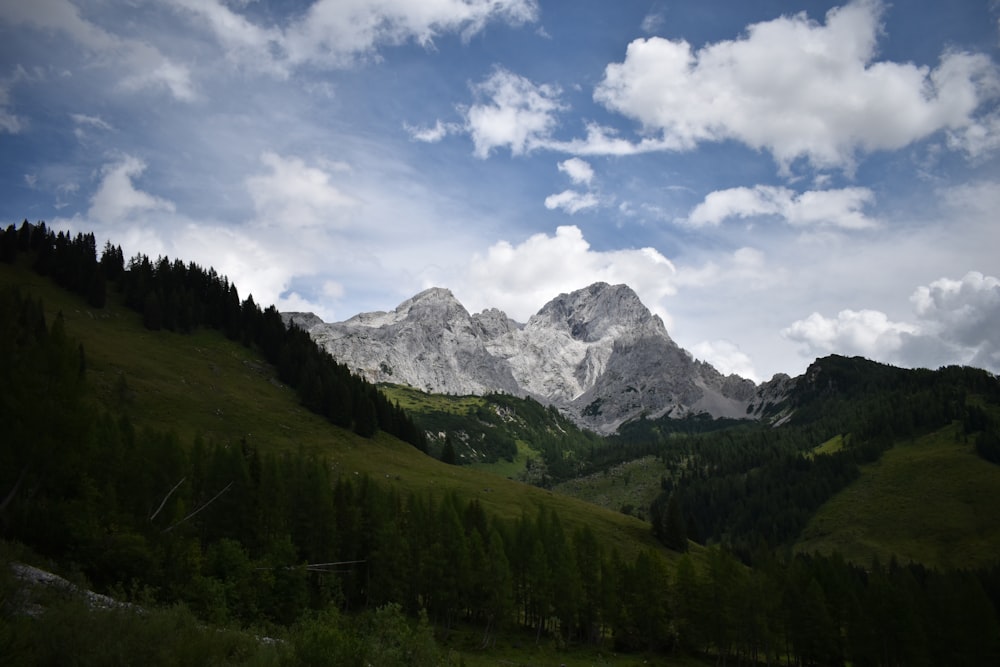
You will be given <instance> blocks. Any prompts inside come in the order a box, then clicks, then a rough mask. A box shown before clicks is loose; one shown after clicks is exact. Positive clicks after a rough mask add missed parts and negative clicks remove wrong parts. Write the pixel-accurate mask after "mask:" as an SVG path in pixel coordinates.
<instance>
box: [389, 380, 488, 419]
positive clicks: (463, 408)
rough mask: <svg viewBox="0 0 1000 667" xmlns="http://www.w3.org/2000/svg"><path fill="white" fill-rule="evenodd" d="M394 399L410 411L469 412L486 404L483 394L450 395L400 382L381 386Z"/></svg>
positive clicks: (461, 413) (462, 413)
mask: <svg viewBox="0 0 1000 667" xmlns="http://www.w3.org/2000/svg"><path fill="white" fill-rule="evenodd" d="M379 388H380V389H381V390H382V392H383V393H384V394H385V395H386V396H387V397H388V398H389V399H390V400H392V401H394V402H397V403H399V405H400V407H401V408H403V409H404V410H406V411H408V412H446V413H449V414H454V415H465V414H469V413H470V412H472V411H473V410H475V409H476V408H480V407H483V406H485V405H486V401H485V400H484V399H483V397H482V396H448V395H444V394H428V393H426V392H423V391H420V390H419V389H413V388H412V387H407V386H404V385H399V384H384V385H381V386H380V387H379Z"/></svg>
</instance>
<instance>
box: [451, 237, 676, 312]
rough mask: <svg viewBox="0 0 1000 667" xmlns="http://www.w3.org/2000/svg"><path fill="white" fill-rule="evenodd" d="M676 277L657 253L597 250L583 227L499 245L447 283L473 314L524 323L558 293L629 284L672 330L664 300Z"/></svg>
mask: <svg viewBox="0 0 1000 667" xmlns="http://www.w3.org/2000/svg"><path fill="white" fill-rule="evenodd" d="M675 273H676V270H675V269H674V265H673V263H672V262H671V261H670V260H669V259H667V258H666V257H664V256H663V255H662V254H660V252H659V251H657V250H655V249H654V248H630V249H624V250H614V251H605V252H602V251H595V250H593V249H591V247H590V244H589V243H588V242H587V241H586V240H585V239H584V237H583V233H582V232H581V231H580V229H579V228H578V227H575V226H562V227H558V228H557V229H556V233H555V234H554V235H553V236H549V235H547V234H534V235H532V236H531V237H529V238H527V239H526V240H524V241H523V242H522V243H520V244H518V245H513V244H511V243H510V242H508V241H500V242H498V243H495V244H494V245H492V246H491V247H490V248H489V249H488V250H487V251H486V253H485V255H482V254H476V255H475V256H473V258H472V260H471V261H470V262H469V264H468V265H467V266H466V267H465V268H464V269H463V270H462V272H461V273H460V275H458V276H455V279H453V280H449V281H447V282H446V283H444V284H449V285H455V286H458V287H457V288H453V290H454V291H455V293H456V296H458V298H459V299H460V300H461V301H462V303H464V304H465V305H466V306H467V307H468V308H470V310H481V309H483V308H489V307H497V308H500V309H501V310H503V311H505V312H506V313H507V314H508V315H510V316H511V317H513V318H514V319H516V320H519V321H522V322H524V321H526V320H527V318H528V317H530V316H531V315H533V314H534V313H535V312H536V311H538V309H539V308H541V307H542V306H543V305H544V304H545V303H547V302H548V301H549V300H550V299H552V298H553V297H554V296H556V295H557V294H560V293H563V292H571V291H573V290H577V289H580V288H581V287H585V286H587V285H590V284H592V283H594V282H598V281H603V282H607V283H611V284H618V283H625V284H626V285H628V286H630V287H631V288H632V289H634V290H635V291H636V293H637V294H638V295H639V297H640V298H641V299H642V301H643V303H645V304H646V306H647V307H649V308H650V310H652V311H653V312H654V313H656V314H658V315H660V317H662V318H663V319H664V320H665V322H667V324H668V326H669V322H670V320H669V317H668V315H667V312H666V309H665V308H664V307H663V300H664V299H665V298H666V297H667V296H669V295H672V294H673V293H674V291H675V290H674V286H673V281H674V275H675Z"/></svg>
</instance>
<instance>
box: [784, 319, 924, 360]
mask: <svg viewBox="0 0 1000 667" xmlns="http://www.w3.org/2000/svg"><path fill="white" fill-rule="evenodd" d="M917 331H918V329H917V327H916V326H914V325H912V324H907V323H905V322H893V321H891V320H890V319H889V318H888V316H887V315H886V314H885V313H883V312H880V311H877V310H842V311H840V312H839V313H837V316H836V317H824V316H823V315H820V314H819V313H813V314H812V315H810V316H809V317H807V318H806V319H804V320H799V321H797V322H794V323H793V324H792V325H791V326H790V327H788V328H787V329H784V330H783V331H782V332H781V334H782V335H783V336H785V337H786V338H788V339H789V340H792V341H794V342H797V343H802V344H804V345H805V346H806V347H807V348H808V349H809V351H810V352H811V353H812V354H816V355H825V354H830V353H832V352H836V353H838V354H844V355H849V356H854V355H861V356H865V357H869V358H872V359H886V358H887V357H891V356H893V355H894V354H895V353H896V352H897V351H898V350H899V349H900V348H901V347H902V345H903V334H911V335H912V334H915V333H917Z"/></svg>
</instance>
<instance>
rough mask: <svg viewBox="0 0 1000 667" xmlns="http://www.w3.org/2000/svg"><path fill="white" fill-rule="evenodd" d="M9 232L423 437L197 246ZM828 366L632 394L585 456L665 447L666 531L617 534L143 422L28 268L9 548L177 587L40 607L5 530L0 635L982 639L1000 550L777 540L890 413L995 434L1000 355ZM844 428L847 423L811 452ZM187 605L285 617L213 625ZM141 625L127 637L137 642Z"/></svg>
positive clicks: (678, 641)
mask: <svg viewBox="0 0 1000 667" xmlns="http://www.w3.org/2000/svg"><path fill="white" fill-rule="evenodd" d="M0 258H2V260H3V261H4V262H6V263H7V264H16V263H19V262H20V263H23V264H27V265H30V266H32V267H33V269H34V270H35V271H38V272H39V273H41V274H42V275H45V276H48V277H50V278H52V279H53V280H54V281H55V282H57V283H58V284H60V285H62V286H63V287H65V288H67V289H71V290H73V291H75V292H77V293H78V294H79V295H80V297H81V298H83V299H85V300H86V302H87V303H88V304H89V306H90V307H91V308H94V309H99V308H103V307H104V306H105V305H106V303H107V300H108V298H109V291H110V290H112V289H113V290H115V296H114V298H116V299H120V300H121V302H122V303H124V304H126V305H127V306H128V307H130V308H132V309H133V310H135V311H136V312H137V313H138V314H140V315H141V318H142V321H143V323H144V325H145V327H147V328H148V329H150V330H157V329H161V330H164V331H167V332H174V334H176V335H184V333H185V332H190V331H192V330H194V329H197V328H199V327H200V328H211V329H218V330H219V331H220V332H221V334H223V335H224V336H226V337H227V338H229V339H231V340H232V341H234V342H238V343H241V344H243V345H246V346H250V347H253V348H254V349H256V350H258V351H259V352H260V353H261V354H262V355H263V356H264V357H265V358H267V359H268V360H269V361H270V362H271V363H272V364H274V366H275V367H276V369H277V371H278V373H279V377H281V379H282V381H283V382H286V383H288V385H289V386H292V387H294V388H295V390H296V393H297V395H298V397H299V400H300V401H301V403H302V405H304V406H305V407H307V408H309V409H310V410H313V411H314V412H316V413H317V414H320V415H322V416H324V417H325V418H326V419H328V420H329V421H330V422H331V426H332V427H336V428H345V429H350V430H353V431H354V432H356V433H357V434H359V435H361V436H364V437H370V436H372V435H373V434H374V433H375V432H376V431H378V430H382V431H384V432H386V433H391V434H393V435H395V436H397V437H399V438H401V439H403V440H405V441H406V442H409V443H411V444H413V445H415V446H416V447H418V448H422V449H426V441H425V440H424V436H423V433H422V431H421V430H419V429H418V428H417V427H416V426H415V425H414V422H413V421H411V420H410V418H409V416H408V415H407V414H406V413H405V412H404V411H403V410H402V409H400V408H399V406H398V405H397V404H393V403H391V402H390V401H389V400H388V399H386V398H385V396H384V395H383V394H381V393H380V392H379V390H378V389H377V388H375V387H373V386H372V385H370V384H368V383H365V382H364V381H363V380H360V379H359V378H356V377H354V376H352V375H351V374H350V373H349V372H348V371H347V369H346V368H344V367H343V366H342V365H339V364H337V362H336V361H335V360H333V359H331V358H329V356H328V355H324V353H322V352H321V351H319V350H318V349H317V348H316V346H315V345H314V344H312V342H311V340H310V339H309V338H308V335H306V334H305V333H304V332H302V331H301V330H299V329H296V328H290V329H289V328H286V327H285V326H284V324H283V323H282V322H281V319H280V316H279V315H278V313H277V312H276V311H275V309H274V308H273V307H269V308H267V309H265V310H263V311H262V310H260V308H259V307H258V306H257V305H256V304H254V303H253V301H252V300H251V299H249V298H248V299H246V300H244V301H242V302H241V301H240V299H239V297H238V292H237V290H236V287H235V286H233V285H232V284H230V283H228V281H227V280H226V279H225V278H221V277H219V276H217V275H216V274H215V273H214V271H212V270H211V269H209V270H204V269H201V268H200V267H197V266H195V265H187V266H185V265H183V264H182V263H180V262H179V261H174V262H170V261H168V260H166V259H160V260H158V261H156V262H151V261H150V260H149V259H148V258H145V257H142V256H139V257H136V258H134V259H133V260H132V261H130V262H129V263H128V264H127V265H126V264H125V262H124V259H123V257H122V253H121V250H120V249H119V248H116V247H114V246H112V245H110V244H108V245H107V246H106V247H105V249H104V253H103V254H102V256H101V257H100V258H98V257H97V253H96V247H95V243H94V237H93V235H78V236H77V237H75V238H71V237H69V236H68V235H65V234H56V233H53V232H52V231H51V230H48V229H47V228H45V227H44V225H37V226H36V225H30V224H28V223H24V224H23V225H21V226H20V228H17V227H14V226H11V227H8V228H7V230H6V231H5V232H4V233H3V234H2V235H0ZM166 335H173V334H166ZM817 368H818V370H816V371H815V372H812V373H811V374H810V376H808V377H810V381H809V384H808V385H806V386H805V389H804V390H803V391H802V392H800V393H799V394H797V395H796V397H795V399H794V400H795V401H796V402H797V403H796V405H795V406H794V407H795V408H796V410H795V412H794V416H793V419H792V420H791V422H789V424H788V425H786V426H784V427H782V428H781V429H768V428H761V427H755V426H748V425H740V426H737V427H735V428H726V429H723V430H719V431H715V432H704V431H707V430H708V429H709V428H710V427H709V426H708V425H705V424H696V423H688V424H681V423H676V422H669V421H641V422H637V423H635V424H632V425H631V426H630V427H629V428H627V429H625V430H624V431H623V432H622V433H621V435H619V436H618V437H617V438H615V439H612V440H611V441H610V442H608V443H607V444H605V445H603V446H600V447H592V448H591V449H590V450H589V451H590V453H589V455H588V457H586V459H585V460H584V461H583V462H582V463H580V464H579V465H581V466H591V467H594V468H599V467H600V465H601V464H602V463H601V462H602V460H605V461H612V460H624V459H627V458H629V457H633V456H637V455H644V454H648V453H650V452H652V453H655V454H657V455H658V456H660V457H661V458H662V459H663V460H664V461H667V462H669V463H670V465H672V466H673V467H674V470H675V471H676V474H672V475H671V476H670V477H669V478H667V477H665V478H664V480H663V491H664V493H663V495H662V496H661V498H659V499H658V500H657V502H656V503H654V507H653V508H652V509H651V514H652V524H653V525H652V529H653V530H654V531H655V532H656V534H657V535H658V536H659V537H660V539H661V540H662V541H663V542H664V544H666V546H667V547H668V549H669V550H646V549H643V550H639V551H638V552H637V553H636V554H634V555H623V554H621V553H620V552H618V550H617V548H616V545H614V544H607V543H602V542H600V541H598V539H597V538H596V536H595V534H594V532H593V531H591V530H590V529H589V527H587V526H581V527H578V528H576V529H573V530H569V529H567V528H565V524H564V521H563V519H562V518H561V517H560V516H559V515H558V514H557V513H555V512H554V511H552V510H551V509H549V508H547V507H545V506H544V505H542V506H539V507H538V508H537V510H536V511H535V512H533V513H527V512H526V513H524V514H523V515H522V516H520V517H519V518H516V519H502V518H499V517H496V516H490V515H489V514H488V513H487V512H486V511H485V510H484V508H483V506H482V505H481V504H480V503H479V502H478V501H477V500H476V499H474V498H472V499H470V498H463V497H459V496H458V495H455V494H446V495H444V496H441V495H439V494H438V495H435V494H433V493H431V492H430V491H428V492H425V493H409V494H400V493H399V492H398V491H396V490H395V489H393V488H391V487H386V486H383V485H380V484H379V483H378V480H377V479H372V478H369V477H366V476H338V475H334V474H333V473H331V468H330V466H329V465H328V464H327V462H326V461H324V460H323V458H322V457H321V456H319V455H316V454H305V453H303V452H287V451H286V452H275V451H271V450H269V449H268V448H267V443H266V442H256V441H255V442H253V443H250V442H247V441H243V442H240V443H227V442H214V441H211V440H205V439H203V438H195V439H194V440H193V441H190V442H186V441H181V440H180V439H179V438H178V436H177V435H176V434H175V433H172V432H164V431H158V430H150V429H138V428H136V427H135V426H134V425H133V424H132V422H131V420H130V418H129V416H128V415H127V414H126V413H124V412H121V411H116V410H115V409H114V407H113V406H107V405H104V404H102V403H101V402H100V401H98V400H96V399H95V396H94V394H93V391H92V389H91V387H90V386H89V384H88V364H87V353H86V350H85V349H84V348H83V346H82V345H81V344H79V343H78V342H76V341H75V339H74V337H73V332H72V331H69V330H67V326H66V324H65V322H64V320H63V318H62V317H61V316H59V315H57V316H55V317H54V318H50V317H47V316H46V311H45V308H44V304H42V303H41V302H40V301H39V300H37V299H36V298H35V297H34V296H33V295H32V294H30V293H26V292H24V291H22V290H20V289H18V288H16V287H3V288H0V386H3V387H4V391H3V393H2V395H0V420H2V421H0V423H3V424H4V426H5V429H4V430H5V435H4V437H3V440H2V445H0V531H2V533H0V534H2V537H3V539H4V540H5V543H6V544H7V545H14V544H18V545H23V547H13V546H8V547H7V549H9V550H13V551H17V550H18V549H27V550H30V552H33V553H35V554H37V557H40V558H43V559H48V560H49V561H50V562H53V563H56V564H61V565H62V566H63V567H64V568H68V569H70V570H75V571H78V572H79V573H80V574H81V575H82V576H83V577H85V578H86V582H87V583H88V585H91V586H93V587H95V588H97V589H99V590H105V591H108V590H115V591H118V592H119V594H123V595H127V592H128V591H132V592H134V593H135V595H136V596H137V597H138V598H139V599H141V601H142V603H143V604H144V605H171V604H182V605H184V606H183V607H178V608H176V610H175V611H173V612H166V614H167V615H165V616H162V615H160V612H157V613H156V614H152V615H150V616H146V617H143V616H142V615H141V614H137V613H136V612H129V611H128V610H122V609H118V610H105V611H84V610H83V609H82V608H79V607H73V606H72V605H71V604H67V603H59V602H56V603H52V604H51V605H50V609H49V610H48V611H46V612H44V613H43V614H42V615H41V617H39V618H34V617H31V616H27V615H25V614H24V613H23V604H22V602H23V600H22V598H21V597H20V596H21V595H22V594H23V591H22V588H21V587H20V586H19V585H18V584H17V582H16V581H14V580H13V579H12V578H11V576H10V574H9V572H8V571H7V568H6V566H7V564H8V563H7V562H6V561H7V560H8V558H6V557H5V558H4V559H3V565H4V572H3V573H2V574H0V653H3V654H4V655H8V656H23V657H24V658H25V660H26V661H29V662H42V661H46V660H48V661H57V662H58V661H60V660H59V657H60V655H62V656H63V657H65V656H66V655H68V654H70V653H72V654H74V655H77V656H80V655H92V653H89V652H88V651H95V650H96V649H93V648H92V647H88V646H87V635H86V631H84V630H79V631H78V633H77V634H75V635H74V634H73V632H71V631H68V630H67V628H90V629H91V630H92V629H93V628H101V627H118V628H124V631H123V632H124V633H126V634H127V633H129V632H134V633H136V636H140V635H141V634H142V633H148V632H151V630H150V628H156V627H161V628H162V627H163V626H165V625H169V626H170V627H172V628H176V629H177V636H178V637H182V638H184V639H190V641H191V642H192V644H193V645H197V646H199V647H200V650H201V651H202V653H201V654H200V655H198V656H192V655H189V654H184V653H183V652H182V649H181V648H179V647H178V648H177V649H176V651H177V652H176V653H171V652H170V651H168V650H164V652H163V653H161V654H156V655H155V656H153V657H150V655H151V654H149V655H147V658H149V659H147V660H146V662H149V663H151V664H152V663H155V662H157V661H160V662H161V663H162V664H178V663H182V662H190V664H198V663H197V658H199V657H200V658H205V657H206V656H217V662H219V663H220V664H235V663H240V662H251V661H258V662H268V661H269V662H271V663H272V664H324V662H329V661H334V662H336V664H358V665H360V664H368V663H371V664H440V663H443V662H447V661H449V660H450V657H449V653H448V652H447V651H445V650H443V648H442V646H445V645H447V644H448V642H449V640H450V637H452V636H453V635H452V633H457V632H459V631H460V630H462V629H468V628H474V629H475V631H476V634H477V636H478V637H479V641H478V645H479V646H480V647H482V648H484V649H486V648H488V647H490V646H493V645H495V644H496V643H497V642H498V639H501V638H503V637H506V636H508V635H512V634H515V635H518V636H529V637H533V638H534V640H535V641H536V642H542V641H545V642H549V641H552V642H558V643H559V644H560V645H579V646H587V645H594V646H599V645H606V644H610V645H613V646H614V647H615V648H616V650H621V651H636V652H641V651H646V652H656V653H660V654H665V655H690V656H696V657H697V656H701V657H702V658H703V659H704V660H706V661H707V662H716V661H726V660H734V659H735V660H737V661H739V662H748V663H750V664H762V663H767V664H776V663H779V662H783V661H784V662H786V663H787V664H802V665H842V664H845V663H848V662H849V663H850V664H852V665H922V664H927V665H932V664H952V665H980V664H995V663H996V662H997V661H998V660H1000V622H998V609H1000V567H998V566H996V565H995V566H993V567H992V568H989V569H985V570H979V571H961V572H956V571H941V570H931V569H927V568H925V567H923V566H921V565H919V564H900V563H898V562H895V561H892V562H888V563H879V562H875V563H871V564H868V565H865V566H859V565H856V564H851V563H848V562H845V561H844V560H843V559H841V558H839V557H836V556H832V557H822V556H802V555H798V556H794V557H788V556H786V557H781V558H779V557H777V556H776V555H775V553H776V552H775V549H774V547H777V546H779V545H781V544H784V543H787V541H788V539H789V537H790V536H794V533H796V532H797V530H796V528H795V526H798V525H800V524H801V517H800V516H799V515H800V514H802V513H809V512H810V511H811V510H810V509H809V508H810V507H812V508H813V509H814V508H815V507H816V506H818V504H819V503H822V501H823V500H824V499H825V498H826V497H829V495H830V494H831V493H832V491H831V489H836V488H839V487H840V486H843V485H845V484H847V483H849V481H850V479H851V476H852V475H854V474H856V472H852V471H856V466H857V465H858V464H859V463H862V462H864V461H869V460H874V459H877V458H878V456H879V455H880V453H881V451H882V450H883V449H884V448H886V447H888V446H889V445H890V444H891V442H892V441H893V439H894V438H896V437H898V436H908V435H915V434H917V433H920V432H924V431H927V430H929V429H932V428H935V427H936V426H937V425H939V424H942V423H945V422H948V421H955V420H958V421H960V422H961V424H962V426H963V428H962V433H963V434H964V436H965V437H968V438H969V439H970V445H969V446H970V447H975V448H976V449H977V450H978V451H979V453H980V456H982V457H983V458H984V459H986V460H990V461H995V451H996V445H995V435H996V433H997V424H996V413H995V410H994V406H996V405H997V404H998V403H1000V400H998V393H997V381H996V378H993V377H992V376H989V375H988V374H983V373H980V372H977V371H972V370H969V369H945V370H944V371H942V372H938V373H937V374H933V373H930V372H929V371H928V372H913V373H912V374H911V373H910V372H897V371H899V369H889V368H888V367H881V366H877V365H875V366H872V367H870V368H868V367H865V366H863V365H859V364H858V363H857V362H853V361H851V360H840V359H832V360H825V361H824V362H823V363H822V364H820V365H819V366H817ZM671 429H674V432H673V433H672V432H671ZM678 429H686V430H688V431H690V432H689V433H687V434H682V435H678V433H677V432H676V431H677V430H678ZM843 433H850V434H851V438H850V439H849V440H850V441H849V442H848V444H847V445H846V446H845V447H844V448H843V449H841V450H840V451H838V452H834V453H832V454H812V455H810V450H811V449H812V447H814V446H815V444H816V443H817V442H823V441H824V440H826V439H828V438H829V437H832V435H835V434H843ZM808 443H812V444H808ZM602 457H603V458H602ZM838 485H839V486H838ZM766 522H769V523H770V525H767V523H766ZM688 535H692V536H695V537H697V538H698V540H700V541H701V542H705V543H707V544H708V545H709V546H708V547H702V546H699V545H698V544H697V542H691V541H689V540H688V539H687V537H688ZM682 552H686V553H682ZM747 563H749V564H750V566H749V567H748V566H747ZM188 610H189V611H188ZM171 614H172V615H171ZM105 618H107V619H115V620H114V622H115V623H116V625H114V626H109V625H101V624H102V623H110V621H106V620H104V619H105ZM195 618H196V619H198V621H199V622H202V623H210V624H213V625H216V626H229V627H232V628H257V629H259V631H265V632H267V633H271V634H275V635H278V636H284V637H286V638H287V639H286V641H284V642H282V643H280V644H277V645H275V644H268V643H262V642H260V641H259V640H254V639H250V640H247V639H246V638H243V639H238V638H234V636H233V635H228V634H225V633H218V634H216V635H212V634H211V633H208V636H206V634H205V633H199V631H198V630H197V623H196V622H195V621H194V619H195ZM408 619H409V620H408ZM157 624H159V625H157ZM60 628H61V631H57V630H59V629H60ZM166 634H169V633H161V637H162V636H163V635H166ZM43 637H46V638H47V643H46V642H43V641H42V638H43ZM91 641H92V640H91ZM122 641H124V640H122ZM60 642H63V643H60ZM162 642H163V640H160V643H161V644H162ZM145 643H146V644H157V640H156V638H155V637H153V636H152V635H147V640H146V642H145ZM139 644H140V642H138V641H137V642H135V643H134V644H123V646H126V645H127V646H131V648H129V649H124V648H123V649H122V650H130V651H135V652H136V654H135V655H139V652H140V651H142V650H146V651H149V650H150V649H149V648H148V647H146V648H140V646H139ZM46 646H48V647H47V648H46ZM60 650H62V651H65V652H67V653H63V654H60V653H59V651H60ZM47 651H48V652H49V653H46V652H47ZM185 656H186V657H185ZM154 658H155V659H154ZM92 659H93V660H94V661H95V662H100V661H101V658H100V657H99V656H95V657H93V658H92ZM62 661H65V660H62Z"/></svg>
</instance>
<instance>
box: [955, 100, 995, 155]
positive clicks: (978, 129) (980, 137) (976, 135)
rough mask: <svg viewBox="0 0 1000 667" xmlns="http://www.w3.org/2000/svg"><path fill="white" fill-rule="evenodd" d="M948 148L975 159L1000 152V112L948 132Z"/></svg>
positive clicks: (984, 116)
mask: <svg viewBox="0 0 1000 667" xmlns="http://www.w3.org/2000/svg"><path fill="white" fill-rule="evenodd" d="M948 147H949V148H952V149H954V150H960V151H964V152H965V153H966V154H967V155H968V156H969V157H971V158H973V159H975V158H980V157H984V156H986V155H988V154H990V153H994V152H996V151H997V150H1000V110H996V111H993V112H992V113H990V114H986V115H983V116H982V117H980V118H978V119H976V120H974V121H972V122H970V123H969V124H968V125H966V126H965V127H962V128H959V129H956V130H952V131H950V132H948Z"/></svg>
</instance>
